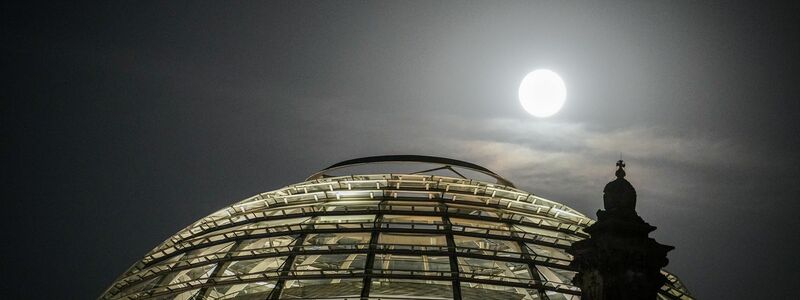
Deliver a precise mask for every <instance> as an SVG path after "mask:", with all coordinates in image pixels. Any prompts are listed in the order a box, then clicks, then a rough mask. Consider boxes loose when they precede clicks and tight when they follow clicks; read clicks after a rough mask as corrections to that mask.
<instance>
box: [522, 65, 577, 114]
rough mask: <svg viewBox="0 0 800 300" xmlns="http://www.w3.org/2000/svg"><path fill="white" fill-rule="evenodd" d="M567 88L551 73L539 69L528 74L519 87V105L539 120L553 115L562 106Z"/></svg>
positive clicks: (559, 78) (556, 75)
mask: <svg viewBox="0 0 800 300" xmlns="http://www.w3.org/2000/svg"><path fill="white" fill-rule="evenodd" d="M566 99H567V88H566V86H564V81H563V80H561V77H559V76H558V74H556V73H555V72H553V71H550V70H545V69H539V70H536V71H533V72H530V73H528V75H526V76H525V78H523V79H522V83H520V85H519V103H521V104H522V107H523V108H525V110H526V111H527V112H528V113H529V114H531V115H533V116H535V117H539V118H545V117H549V116H552V115H554V114H555V113H557V112H558V111H559V110H561V107H562V106H564V100H566Z"/></svg>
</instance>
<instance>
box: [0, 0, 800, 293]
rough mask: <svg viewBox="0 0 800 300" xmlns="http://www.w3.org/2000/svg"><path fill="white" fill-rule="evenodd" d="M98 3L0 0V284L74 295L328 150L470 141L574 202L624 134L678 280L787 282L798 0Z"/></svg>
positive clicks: (780, 289)
mask: <svg viewBox="0 0 800 300" xmlns="http://www.w3.org/2000/svg"><path fill="white" fill-rule="evenodd" d="M112 2H113V3H105V4H104V3H97V4H75V3H72V2H70V1H64V2H62V3H59V4H52V5H40V6H32V5H27V6H25V7H19V6H15V5H13V4H8V3H4V4H2V11H1V12H0V13H2V24H3V25H2V38H3V40H2V44H1V45H0V47H2V49H3V55H2V69H3V78H4V79H3V89H2V95H3V97H2V99H3V101H2V112H3V117H2V129H0V130H2V137H3V138H2V152H3V155H2V157H3V164H2V166H3V167H2V170H3V172H2V176H3V177H2V182H3V186H4V187H3V194H4V196H3V197H2V199H3V200H2V204H3V205H2V208H3V215H4V217H3V218H2V219H3V225H2V230H3V231H2V232H3V241H2V243H0V244H1V245H2V248H3V253H4V254H3V256H2V261H3V263H2V278H0V279H1V280H0V284H1V285H2V291H0V292H1V293H2V294H3V298H6V299H39V298H61V299H91V298H95V297H97V296H99V295H100V294H101V292H103V290H104V289H105V288H107V287H108V286H109V285H110V284H111V282H112V281H113V280H114V279H115V278H116V277H117V276H118V275H120V274H121V273H122V272H123V271H125V270H126V268H127V267H129V266H130V265H131V264H133V263H134V262H136V261H137V260H138V259H140V258H141V257H142V256H143V255H144V254H145V253H146V252H147V251H149V250H150V249H152V248H153V247H155V246H156V245H158V244H159V243H161V242H162V241H163V240H165V239H166V238H168V237H169V236H170V235H172V234H174V233H175V232H177V231H178V230H180V229H181V228H183V227H185V226H186V225H188V224H189V223H191V222H193V221H195V220H197V219H199V218H201V217H203V216H205V215H208V214H210V213H212V212H213V211H216V210H218V209H220V208H222V207H224V206H226V205H229V204H231V203H233V202H235V201H238V200H240V199H243V198H245V197H248V196H251V195H253V194H256V193H259V192H263V191H268V190H272V189H275V188H279V187H281V186H284V185H287V184H291V183H295V182H299V181H302V180H303V179H305V178H306V176H308V175H309V174H311V173H313V172H315V171H317V170H319V169H321V168H324V167H326V166H328V165H330V164H333V163H336V162H338V161H342V160H346V159H351V158H355V157H361V156H370V155H383V154H420V155H435V156H445V157H450V158H455V159H461V160H466V161H470V162H473V163H476V164H479V165H482V166H485V167H487V168H489V169H491V170H493V171H495V172H497V173H499V174H501V175H502V176H504V177H506V178H508V179H509V180H511V181H513V182H515V183H516V185H517V186H518V187H520V188H522V189H524V190H527V191H530V192H533V193H536V194H538V195H540V196H542V197H545V198H548V199H552V200H554V201H558V202H561V203H564V204H566V205H569V206H571V207H573V208H575V209H577V210H579V211H582V212H584V213H585V214H587V215H589V216H591V217H595V215H594V213H595V211H596V210H597V209H598V208H600V207H601V206H602V188H603V186H604V185H605V183H607V182H608V181H610V180H612V179H613V178H614V177H613V172H614V163H615V162H616V160H617V159H618V158H619V156H620V153H621V154H622V157H623V159H625V161H626V162H627V165H628V177H627V179H629V180H630V181H631V182H632V183H633V185H634V186H635V187H636V188H637V190H638V193H639V202H638V203H639V204H638V211H639V214H640V215H641V216H643V217H644V219H645V220H646V221H648V222H650V223H651V224H653V225H655V226H658V227H659V229H658V230H657V231H655V233H654V234H653V236H654V237H655V238H656V239H657V240H658V241H659V242H661V243H664V244H668V245H674V246H676V247H677V249H676V250H674V251H672V252H671V253H670V254H669V258H670V264H669V266H667V269H668V270H670V271H672V272H674V273H676V274H677V275H678V276H679V277H680V278H681V279H682V280H683V281H684V282H685V283H686V285H687V286H688V287H689V289H690V291H691V292H693V293H694V294H695V295H696V296H697V297H698V298H700V299H771V298H773V299H789V298H794V297H796V295H797V292H796V291H795V290H796V289H797V287H798V286H799V285H800V259H798V252H800V246H798V245H800V234H799V233H798V230H800V219H798V217H797V211H798V209H800V197H798V195H800V182H798V178H800V167H798V166H800V154H799V151H800V137H799V136H800V121H799V120H798V117H800V103H799V102H798V101H799V100H800V99H798V98H799V97H798V96H800V59H798V55H799V54H800V7H798V4H797V3H798V2H795V4H794V6H771V5H765V4H757V5H756V4H754V5H751V6H741V5H734V4H716V5H715V4H706V3H705V1H693V2H686V3H677V2H674V1H664V2H661V3H655V2H652V3H646V4H645V3H639V2H638V1H631V2H630V3H625V2H603V3H600V1H591V2H588V3H578V2H568V3H567V2H549V1H548V2H545V3H516V2H494V1H492V2H462V1H458V2H453V3H445V2H433V1H422V2H405V1H404V2H399V1H398V2H384V1H380V2H370V3H365V2H361V1H359V2H333V1H330V2H323V3H315V2H295V1H291V2H271V3H257V2H255V1H253V2H246V3H238V2H229V1H218V2H214V3H191V4H158V5H149V4H145V3H138V2H123V1H112ZM648 2H650V1H648ZM753 2H756V1H753ZM538 68H548V69H551V70H553V71H555V72H557V73H559V74H560V75H561V77H562V78H563V79H564V81H565V83H566V86H567V102H566V104H565V105H564V108H563V109H562V110H561V111H560V112H559V113H558V114H556V115H555V116H553V117H550V118H546V119H537V118H534V117H532V116H530V115H528V114H527V113H526V112H525V111H524V110H523V109H522V107H521V106H520V104H519V101H518V100H517V88H518V85H519V83H520V81H521V80H522V78H523V77H524V76H525V74H527V73H528V72H530V71H532V70H534V69H538Z"/></svg>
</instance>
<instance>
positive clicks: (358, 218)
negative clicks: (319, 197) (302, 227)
mask: <svg viewBox="0 0 800 300" xmlns="http://www.w3.org/2000/svg"><path fill="white" fill-rule="evenodd" d="M374 221H375V215H355V216H320V217H317V220H316V221H315V222H314V223H316V224H321V223H368V222H374Z"/></svg>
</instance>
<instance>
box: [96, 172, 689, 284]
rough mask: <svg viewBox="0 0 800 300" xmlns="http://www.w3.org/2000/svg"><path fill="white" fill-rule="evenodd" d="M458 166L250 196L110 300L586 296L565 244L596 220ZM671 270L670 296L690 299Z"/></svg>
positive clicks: (170, 249) (135, 269) (131, 274)
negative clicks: (577, 283) (576, 281)
mask: <svg viewBox="0 0 800 300" xmlns="http://www.w3.org/2000/svg"><path fill="white" fill-rule="evenodd" d="M402 162H403V163H408V162H409V161H402ZM454 162H458V161H455V160H435V161H430V160H428V161H426V162H425V163H426V164H434V165H438V166H436V167H433V168H431V167H430V166H426V167H425V168H424V169H420V170H418V171H407V172H402V173H397V172H392V173H388V172H384V173H364V174H359V173H350V174H345V175H334V174H332V172H331V170H330V169H326V170H323V171H321V172H320V173H317V174H315V175H314V176H312V178H311V179H310V180H307V181H304V182H300V183H296V184H292V185H289V186H286V187H283V188H280V189H277V190H274V191H269V192H264V193H260V194H258V195H254V196H252V197H249V198H247V199H244V200H242V201H239V202H237V203H234V204H232V205H230V206H227V207H225V208H223V209H221V210H219V211H217V212H214V213H212V214H210V215H208V216H206V217H204V218H202V219H200V220H198V221H197V222H195V223H193V224H191V225H189V226H188V227H186V228H185V229H183V230H181V231H179V232H178V233H176V234H175V235H174V236H172V237H170V238H169V239H167V240H166V241H164V242H163V243H162V244H161V245H158V246H157V247H155V248H154V249H153V250H151V251H150V252H149V253H147V254H146V255H145V256H144V258H143V259H142V260H140V261H138V262H137V263H135V264H134V265H133V266H132V267H131V268H130V269H128V270H127V271H126V272H125V273H124V274H122V276H120V277H119V278H118V279H117V280H116V281H115V282H114V283H113V284H112V285H111V287H109V288H108V290H106V291H105V293H104V294H103V295H102V296H101V299H197V298H202V299H234V298H235V299H359V298H361V299H364V298H366V299H378V298H380V299H399V298H403V299H482V300H483V299H542V298H549V299H578V298H579V296H578V295H579V294H580V290H579V288H578V287H576V286H575V285H573V284H572V277H573V276H574V275H575V270H573V269H571V267H570V266H569V264H570V262H571V260H572V256H571V255H569V254H568V253H566V252H565V249H567V248H568V247H569V246H570V245H571V244H572V243H573V242H575V241H578V240H581V239H584V238H586V237H588V235H587V234H586V233H585V232H583V228H585V227H586V226H587V225H589V224H592V223H593V222H594V221H593V220H591V219H590V218H588V217H586V216H585V215H583V214H581V213H579V212H577V211H575V210H573V209H572V208H570V207H568V206H566V205H563V204H561V203H557V202H554V201H551V200H548V199H545V198H542V197H539V196H537V195H534V194H531V193H528V192H525V191H523V190H519V189H517V188H514V187H512V186H509V185H504V184H499V183H497V182H488V181H483V180H476V179H473V178H467V177H468V176H464V174H468V173H467V172H464V170H461V169H459V168H468V169H469V168H470V166H469V165H466V166H465V165H458V164H455V163H454ZM334 166H337V165H334ZM481 168H482V167H481ZM472 169H475V168H472ZM477 170H478V171H481V172H479V173H482V174H484V175H486V174H485V173H487V172H488V173H491V174H494V173H493V172H491V171H488V169H485V168H482V169H477ZM441 171H447V172H451V171H452V172H451V173H450V174H452V175H448V174H441ZM491 174H490V175H491ZM494 175H496V174H494ZM470 177H471V176H470ZM490 177H494V176H490ZM497 177H499V176H497ZM495 179H497V178H495ZM497 181H498V182H500V181H501V180H499V179H497ZM505 182H507V181H505ZM665 274H668V277H669V278H671V281H670V283H668V284H667V285H665V286H664V287H663V288H662V292H661V293H660V294H659V297H660V298H661V299H691V297H690V296H689V294H688V292H687V291H686V289H685V288H683V285H682V284H681V283H680V281H679V280H677V278H676V277H674V276H673V275H671V274H669V273H666V272H665ZM670 276H671V277H670Z"/></svg>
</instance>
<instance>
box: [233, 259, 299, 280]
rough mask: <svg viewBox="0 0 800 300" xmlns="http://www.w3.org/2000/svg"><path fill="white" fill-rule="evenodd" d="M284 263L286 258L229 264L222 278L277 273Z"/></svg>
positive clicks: (249, 260)
mask: <svg viewBox="0 0 800 300" xmlns="http://www.w3.org/2000/svg"><path fill="white" fill-rule="evenodd" d="M284 261H286V257H268V258H257V259H248V260H237V261H232V262H229V263H228V265H227V267H225V271H223V273H222V276H231V275H243V274H253V273H262V272H269V271H277V270H279V269H280V267H281V266H282V265H283V262H284Z"/></svg>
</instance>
